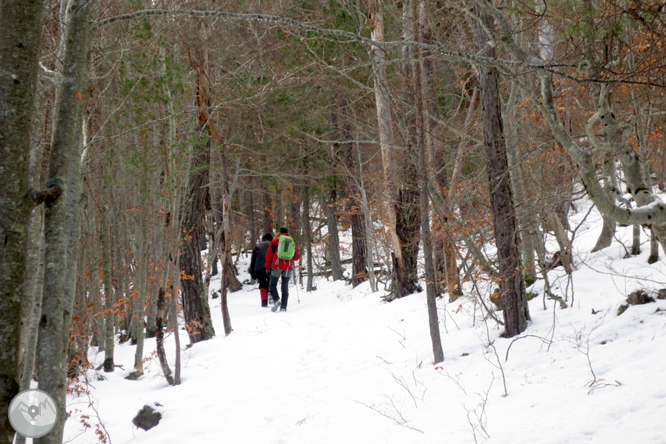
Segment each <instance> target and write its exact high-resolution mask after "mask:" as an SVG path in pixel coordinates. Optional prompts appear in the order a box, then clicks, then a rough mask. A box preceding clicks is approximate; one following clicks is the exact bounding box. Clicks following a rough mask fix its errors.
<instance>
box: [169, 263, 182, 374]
mask: <svg viewBox="0 0 666 444" xmlns="http://www.w3.org/2000/svg"><path fill="white" fill-rule="evenodd" d="M176 270H178V259H174V263H173V264H172V266H171V272H170V273H169V275H170V276H169V283H170V285H169V289H170V296H171V297H170V298H169V319H171V320H172V322H173V334H174V342H175V343H176V363H175V365H174V374H173V385H180V333H179V331H178V329H179V328H178V302H177V301H178V292H177V291H176V282H178V273H177V271H176Z"/></svg>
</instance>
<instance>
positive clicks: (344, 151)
mask: <svg viewBox="0 0 666 444" xmlns="http://www.w3.org/2000/svg"><path fill="white" fill-rule="evenodd" d="M338 106H339V107H338V113H339V118H338V119H337V120H338V126H339V132H338V133H339V136H340V140H341V142H342V146H341V147H340V148H341V153H340V154H341V155H342V158H343V159H344V167H345V169H346V171H345V173H346V174H345V179H346V181H347V189H348V192H349V196H348V197H347V214H349V218H350V220H351V231H352V276H351V284H352V287H356V286H358V285H359V284H361V283H363V282H365V280H366V279H367V272H366V265H367V260H366V255H367V245H366V233H365V220H364V218H363V209H362V205H361V198H360V193H359V183H358V177H359V174H358V166H357V164H356V156H355V153H354V142H353V136H352V132H351V125H350V124H349V120H348V119H347V109H346V108H347V101H346V100H345V99H344V98H339V99H338Z"/></svg>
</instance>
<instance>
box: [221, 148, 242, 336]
mask: <svg viewBox="0 0 666 444" xmlns="http://www.w3.org/2000/svg"><path fill="white" fill-rule="evenodd" d="M227 141H228V140H225V143H226V142H227ZM227 148H228V146H225V147H224V149H223V150H222V209H223V214H222V218H223V223H224V234H223V235H222V239H223V240H222V242H223V247H222V248H223V250H222V251H223V252H222V279H221V280H220V281H221V288H220V298H221V303H220V309H221V310H222V323H223V324H224V334H225V336H228V335H229V334H231V332H232V331H233V328H232V326H231V316H230V314H229V303H228V299H227V288H228V285H227V282H228V280H229V278H230V276H231V275H232V270H231V194H232V192H233V186H235V180H238V176H236V178H235V180H234V184H230V183H229V165H228V158H227V156H226V153H225V151H226V149H227ZM230 187H232V189H231V190H230Z"/></svg>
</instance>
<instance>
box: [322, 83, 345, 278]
mask: <svg viewBox="0 0 666 444" xmlns="http://www.w3.org/2000/svg"><path fill="white" fill-rule="evenodd" d="M328 105H329V107H330V110H331V112H330V119H331V130H330V133H331V140H332V141H333V142H331V146H330V148H329V159H330V161H331V170H332V174H333V178H332V183H331V185H330V190H329V193H328V202H327V203H326V215H327V224H328V251H329V256H330V259H331V277H332V279H333V280H334V281H337V280H340V279H342V278H343V274H342V263H341V261H340V237H339V234H338V215H337V212H336V210H337V203H338V202H337V199H338V195H337V183H338V176H339V174H340V171H339V170H340V160H339V159H340V142H339V140H340V128H339V123H338V120H339V119H338V104H337V102H336V100H335V97H334V95H333V93H332V92H329V94H328Z"/></svg>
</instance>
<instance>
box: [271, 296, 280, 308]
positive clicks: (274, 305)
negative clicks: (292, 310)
mask: <svg viewBox="0 0 666 444" xmlns="http://www.w3.org/2000/svg"><path fill="white" fill-rule="evenodd" d="M278 308H280V299H278V300H277V301H273V308H271V311H277V310H278Z"/></svg>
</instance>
